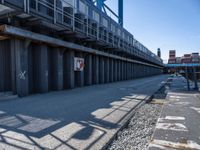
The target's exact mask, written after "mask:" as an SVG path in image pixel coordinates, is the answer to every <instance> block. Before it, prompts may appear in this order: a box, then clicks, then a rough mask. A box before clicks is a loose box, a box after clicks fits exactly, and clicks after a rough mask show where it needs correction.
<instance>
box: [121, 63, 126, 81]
mask: <svg viewBox="0 0 200 150" xmlns="http://www.w3.org/2000/svg"><path fill="white" fill-rule="evenodd" d="M122 74H123V80H125V76H126V73H125V62H124V61H123V62H122Z"/></svg>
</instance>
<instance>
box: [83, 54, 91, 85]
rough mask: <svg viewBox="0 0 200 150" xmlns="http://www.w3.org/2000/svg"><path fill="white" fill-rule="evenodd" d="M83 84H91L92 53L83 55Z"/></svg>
mask: <svg viewBox="0 0 200 150" xmlns="http://www.w3.org/2000/svg"><path fill="white" fill-rule="evenodd" d="M84 70H85V71H84V72H85V75H84V77H85V85H91V84H92V55H91V54H87V55H86V56H85V69H84Z"/></svg>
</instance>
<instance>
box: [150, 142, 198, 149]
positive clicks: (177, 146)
mask: <svg viewBox="0 0 200 150" xmlns="http://www.w3.org/2000/svg"><path fill="white" fill-rule="evenodd" d="M151 143H152V144H154V145H158V146H162V147H165V148H175V149H197V150H200V145H199V144H197V143H196V142H194V141H189V140H188V141H187V143H179V142H178V143H175V142H171V141H164V140H153V141H152V142H151Z"/></svg>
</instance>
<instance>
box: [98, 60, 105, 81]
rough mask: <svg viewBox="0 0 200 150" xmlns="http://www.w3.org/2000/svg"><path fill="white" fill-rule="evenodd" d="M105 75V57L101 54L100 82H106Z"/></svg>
mask: <svg viewBox="0 0 200 150" xmlns="http://www.w3.org/2000/svg"><path fill="white" fill-rule="evenodd" d="M104 82H105V77H104V57H102V56H100V59H99V83H101V84H102V83H104Z"/></svg>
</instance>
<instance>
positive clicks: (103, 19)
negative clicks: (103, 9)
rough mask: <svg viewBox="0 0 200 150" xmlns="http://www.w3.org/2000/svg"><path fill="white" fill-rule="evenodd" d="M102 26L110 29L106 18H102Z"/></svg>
mask: <svg viewBox="0 0 200 150" xmlns="http://www.w3.org/2000/svg"><path fill="white" fill-rule="evenodd" d="M102 24H103V26H104V27H106V28H107V27H108V20H107V19H105V18H102Z"/></svg>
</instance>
